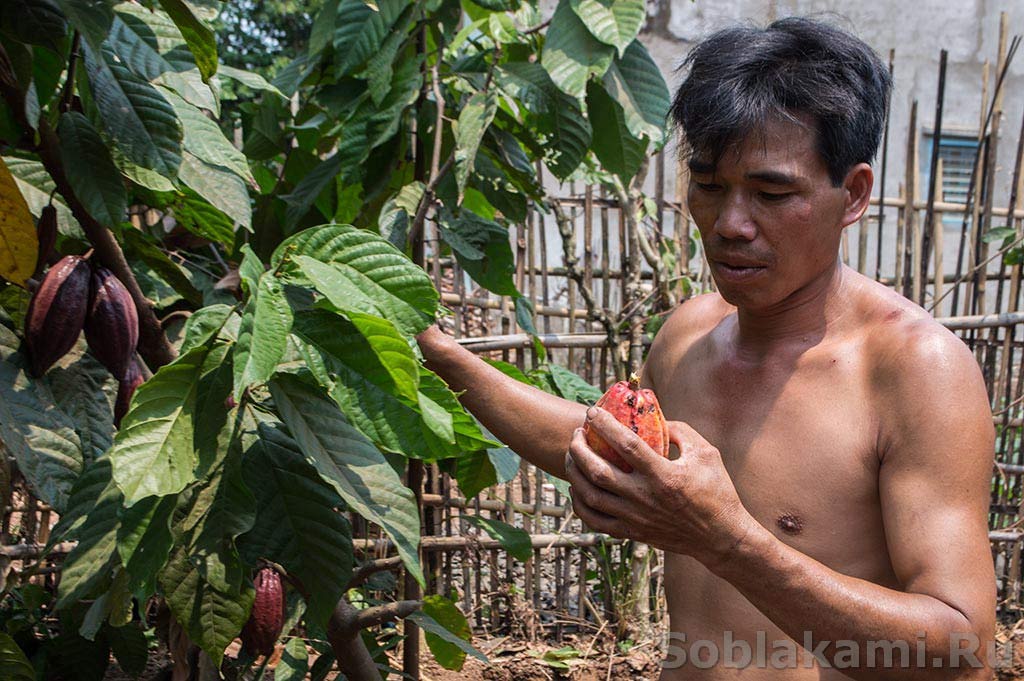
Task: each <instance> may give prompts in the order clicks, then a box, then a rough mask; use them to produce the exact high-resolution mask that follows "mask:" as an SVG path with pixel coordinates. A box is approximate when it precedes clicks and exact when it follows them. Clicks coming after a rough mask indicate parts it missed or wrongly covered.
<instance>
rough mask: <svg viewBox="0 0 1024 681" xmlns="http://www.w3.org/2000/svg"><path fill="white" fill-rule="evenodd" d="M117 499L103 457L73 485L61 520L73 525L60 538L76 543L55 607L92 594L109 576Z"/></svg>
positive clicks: (113, 558) (63, 571)
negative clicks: (75, 541)
mask: <svg viewBox="0 0 1024 681" xmlns="http://www.w3.org/2000/svg"><path fill="white" fill-rule="evenodd" d="M121 499H122V497H121V493H120V492H119V491H118V489H117V487H116V486H115V485H114V481H113V479H112V478H111V474H110V461H109V460H108V459H106V458H102V459H97V460H96V461H94V462H93V463H92V464H91V465H90V466H89V467H88V468H86V469H85V472H83V473H82V477H81V478H79V479H78V480H77V481H76V482H75V486H74V488H73V489H72V491H71V497H70V498H69V500H68V509H67V516H66V517H67V518H68V521H65V522H71V523H74V525H73V528H72V529H70V530H69V531H68V533H67V534H66V535H64V536H65V538H74V539H77V540H78V544H77V545H76V546H75V548H74V549H72V550H71V553H69V554H68V557H67V558H66V559H65V560H64V565H63V567H62V569H61V579H60V591H59V596H58V599H57V604H58V606H59V607H65V606H67V605H68V604H70V603H73V602H75V601H78V600H81V599H82V598H87V597H89V596H91V595H94V594H92V593H90V592H92V591H93V589H94V588H95V587H96V586H97V585H98V584H100V582H101V581H102V580H103V579H104V578H105V577H107V576H108V575H109V573H110V570H111V568H112V567H113V565H114V563H115V562H116V560H117V529H118V526H119V525H120V521H119V519H118V510H119V509H120V508H121ZM63 520H64V519H63V518H62V521H63Z"/></svg>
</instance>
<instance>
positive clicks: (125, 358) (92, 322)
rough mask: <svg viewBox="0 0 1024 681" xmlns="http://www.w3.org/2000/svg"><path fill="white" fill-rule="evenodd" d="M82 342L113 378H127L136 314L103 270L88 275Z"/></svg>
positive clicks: (115, 281)
mask: <svg viewBox="0 0 1024 681" xmlns="http://www.w3.org/2000/svg"><path fill="white" fill-rule="evenodd" d="M85 340H86V342H87V343H88V344H89V350H90V351H91V352H92V354H93V356H94V357H96V359H98V360H99V361H100V362H102V363H103V366H105V367H107V371H109V372H110V373H111V375H113V377H114V378H116V379H117V380H119V381H121V380H123V379H124V378H125V377H126V376H127V375H128V367H129V366H130V365H131V364H132V362H134V361H135V348H136V346H138V344H139V313H138V310H136V309H135V301H134V300H132V296H131V294H130V293H128V289H126V288H125V287H124V284H122V283H121V281H120V280H119V279H118V278H117V277H115V276H114V273H113V272H111V271H110V270H108V269H106V268H105V267H97V268H96V270H95V271H94V272H93V274H92V300H91V301H90V303H89V314H88V316H87V317H86V318H85Z"/></svg>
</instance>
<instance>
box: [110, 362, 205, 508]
mask: <svg viewBox="0 0 1024 681" xmlns="http://www.w3.org/2000/svg"><path fill="white" fill-rule="evenodd" d="M209 350H210V348H209V346H205V345H204V346H200V347H197V348H194V349H192V350H190V351H189V352H187V353H185V354H183V355H181V356H179V357H178V358H177V359H176V360H174V361H173V362H171V363H170V364H167V365H164V366H163V367H161V368H160V370H159V371H157V372H156V374H155V375H154V376H153V377H152V378H150V379H149V380H148V381H146V382H145V383H143V384H142V385H141V386H139V388H138V389H137V390H136V391H135V396H134V398H133V399H132V407H131V409H130V410H129V412H128V413H127V414H126V415H125V417H124V420H123V421H122V422H121V428H120V430H119V431H118V432H117V437H115V438H114V446H113V447H112V448H111V450H110V462H111V464H112V465H113V468H114V480H115V481H116V482H117V486H118V487H119V488H120V489H121V491H122V492H124V495H125V506H131V505H133V504H135V503H137V502H139V501H141V500H142V499H144V498H145V497H148V496H150V495H154V494H155V495H158V496H164V495H167V494H176V493H178V492H180V491H181V490H183V489H184V488H185V486H186V485H187V484H188V483H190V482H192V481H193V480H194V479H195V476H194V474H193V468H194V467H195V464H196V453H195V445H194V443H193V433H194V422H195V418H196V414H195V406H196V386H197V385H198V383H199V379H200V377H201V376H202V368H203V363H204V361H205V360H206V355H207V353H208V352H209Z"/></svg>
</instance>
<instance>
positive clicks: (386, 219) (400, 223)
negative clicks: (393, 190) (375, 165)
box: [377, 180, 426, 248]
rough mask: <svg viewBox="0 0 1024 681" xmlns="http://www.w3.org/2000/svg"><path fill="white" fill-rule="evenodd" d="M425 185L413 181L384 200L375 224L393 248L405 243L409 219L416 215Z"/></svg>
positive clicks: (400, 246) (402, 245)
mask: <svg viewBox="0 0 1024 681" xmlns="http://www.w3.org/2000/svg"><path fill="white" fill-rule="evenodd" d="M425 190H426V186H425V185H424V184H423V183H422V182H420V181H418V180H417V181H415V182H412V183H411V184H407V185H405V186H404V187H402V188H401V189H400V190H399V191H398V193H397V194H395V195H394V196H392V197H390V198H389V199H388V200H387V201H385V202H384V207H383V208H381V209H380V216H379V217H378V218H377V226H378V229H379V230H380V234H381V236H383V237H384V238H386V239H387V240H388V242H389V243H390V244H392V245H393V246H394V247H395V248H402V247H404V245H405V241H406V238H407V236H408V232H409V221H410V219H411V218H412V217H413V216H414V215H416V209H417V208H419V205H420V201H421V200H422V199H423V192H424V191H425Z"/></svg>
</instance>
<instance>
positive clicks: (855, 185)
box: [843, 163, 875, 227]
mask: <svg viewBox="0 0 1024 681" xmlns="http://www.w3.org/2000/svg"><path fill="white" fill-rule="evenodd" d="M874 183H875V173H874V171H872V170H871V166H869V165H868V164H867V163H858V164H857V165H855V166H854V167H852V168H850V172H848V173H846V178H845V179H844V180H843V190H844V191H845V193H846V205H845V207H844V210H843V227H846V226H848V225H852V224H853V223H854V222H857V220H860V217H861V216H862V215H864V211H866V210H867V209H868V204H870V202H871V187H872V186H873V185H874Z"/></svg>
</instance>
